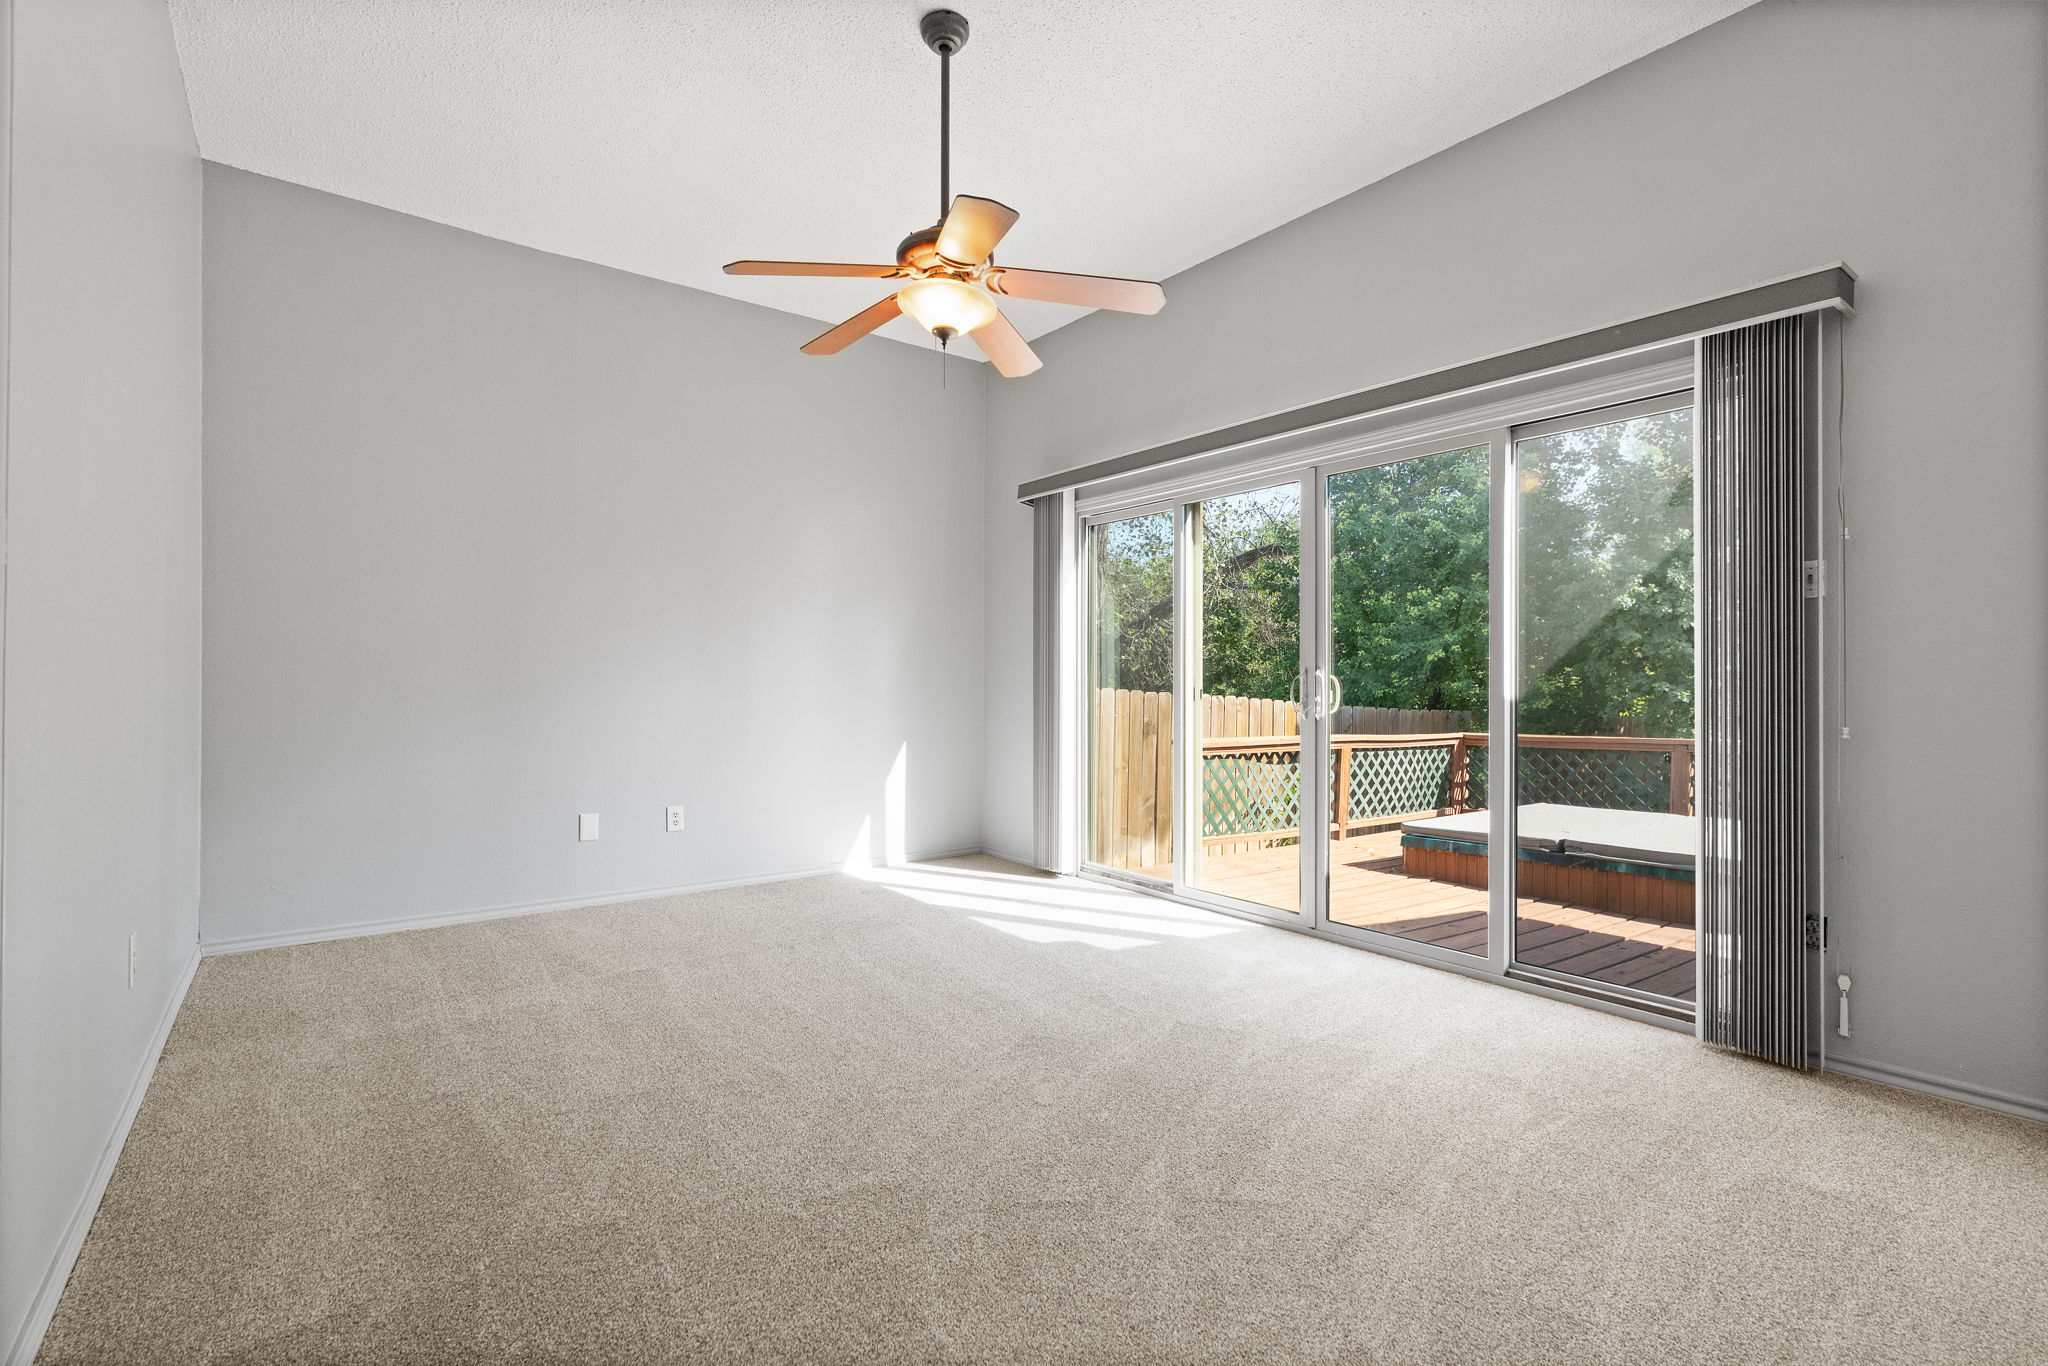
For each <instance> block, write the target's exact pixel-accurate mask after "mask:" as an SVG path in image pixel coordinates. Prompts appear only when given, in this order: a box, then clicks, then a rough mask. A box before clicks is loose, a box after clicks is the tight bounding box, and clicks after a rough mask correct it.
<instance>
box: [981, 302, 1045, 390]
mask: <svg viewBox="0 0 2048 1366" xmlns="http://www.w3.org/2000/svg"><path fill="white" fill-rule="evenodd" d="M967 335H968V336H970V337H972V338H974V341H975V344H976V345H977V346H979V347H980V348H981V354H983V355H984V356H987V357H988V359H989V364H991V365H993V366H995V368H996V370H997V371H998V372H999V373H1000V374H1001V375H1002V376H1003V377H1004V378H1005V379H1016V378H1018V377H1019V376H1020V375H1028V374H1030V373H1031V372H1032V371H1033V370H1036V369H1037V368H1038V367H1039V366H1041V365H1043V364H1045V362H1044V361H1042V360H1040V359H1039V358H1038V353H1037V352H1035V351H1033V350H1032V349H1031V344H1030V343H1029V342H1027V341H1025V340H1024V338H1023V336H1022V335H1020V334H1019V333H1018V331H1017V329H1016V328H1014V327H1012V326H1011V325H1010V320H1009V319H1008V318H1005V317H1004V316H1003V314H1002V311H1001V310H1000V309H998V310H997V311H996V315H995V317H993V318H991V319H989V320H988V321H987V322H985V323H983V324H982V325H981V326H980V327H977V328H975V329H974V330H973V331H972V332H969V333H968V334H967Z"/></svg>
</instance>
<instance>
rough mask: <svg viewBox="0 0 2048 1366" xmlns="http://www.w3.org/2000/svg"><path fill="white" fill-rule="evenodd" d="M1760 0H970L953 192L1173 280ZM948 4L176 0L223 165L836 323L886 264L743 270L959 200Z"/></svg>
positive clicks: (1051, 250)
mask: <svg viewBox="0 0 2048 1366" xmlns="http://www.w3.org/2000/svg"><path fill="white" fill-rule="evenodd" d="M1749 3H1751V0H1292V3H1283V2H1281V0H1267V2H1266V3H1254V2H1253V0H1116V2H1115V3H1104V2H1103V0H955V4H954V7H955V8H958V9H960V10H961V12H962V13H964V14H966V15H967V17H968V19H969V21H970V22H971V23H972V25H973V36H972V38H971V39H970V41H969V42H968V45H967V48H966V50H965V51H964V52H963V53H962V54H961V55H960V56H958V57H956V58H955V59H954V62H953V188H954V189H955V190H956V191H957V192H964V193H969V194H978V195H985V196H987V197H989V198H992V199H1000V200H1002V201H1003V202H1004V203H1006V204H1009V205H1011V206H1012V207H1014V208H1016V209H1018V210H1020V211H1021V212H1022V214H1023V218H1022V220H1021V221H1020V222H1019V223H1018V225H1017V227H1016V228H1015V229H1014V230H1013V231H1012V232H1011V234H1010V236H1009V238H1008V240H1007V241H1005V242H1004V244H1003V248H1002V250H1001V252H1000V253H999V258H1000V259H1001V260H1003V261H1006V262H1007V263H1009V264H1011V265H1019V266H1037V267H1042V268H1044V269H1048V270H1071V271H1087V272H1091V273H1095V274H1104V275H1128V276H1138V277H1143V278H1148V279H1165V278H1166V277H1168V276H1171V275H1173V274H1174V273H1175V272H1177V271H1180V270H1184V269H1186V268H1187V267H1189V266H1191V265H1194V264H1195V263H1197V262H1199V261H1202V260H1205V259H1207V258H1208V257H1210V256H1213V255H1215V254H1216V253H1218V252H1220V251H1223V250H1225V249H1227V248H1229V247H1232V246H1234V245H1236V244H1237V243H1239V242H1243V241H1245V240H1247V239H1249V238H1252V237H1255V236H1257V235H1258V234H1260V233H1262V232H1265V231H1267V230H1268V229H1270V228H1273V227H1276V226H1278V225H1279V224H1281V223H1284V222H1286V221H1287V220H1288V219H1291V218H1294V217H1297V216H1298V215H1300V214H1302V213H1305V212H1307V211H1308V210H1310V209H1313V208H1315V207H1317V206H1318V205H1321V204H1325V203H1328V202H1329V201H1330V200H1332V199H1335V198H1337V197H1338V196H1340V195H1343V194H1346V193H1348V192H1350V191H1352V190H1355V189H1357V188H1359V187H1360V186H1362V185H1366V184H1369V183H1371V182H1372V181H1374V180H1377V179H1379V178H1381V177H1382V176H1385V175H1388V174H1390V173H1392V172H1394V171H1397V170H1399V169H1401V168H1402V167H1404V166H1407V165H1410V164H1412V163H1414V162H1416V161H1419V160H1421V159H1422V158H1423V157H1426V156H1428V155H1430V154H1431V153H1433V152H1437V151H1440V150H1442V149H1443V148H1445V147H1448V146H1450V145H1451V144H1453V143H1456V142H1459V141H1461V140H1463V139H1464V138H1467V137H1470V136H1472V135H1473V134H1474V133H1477V132H1480V131H1481V130H1483V129H1485V128H1488V127H1491V126H1493V125H1494V124H1497V123H1500V122H1502V121H1503V120H1506V119H1509V118H1512V117H1513V116H1514V115H1516V114H1519V113H1521V112H1522V111H1524V110H1527V109H1530V108H1533V107H1535V106H1536V105H1538V104H1541V103H1543V102H1544V101H1546V100H1549V99H1552V98H1554V97H1556V96H1558V95H1560V94H1562V93H1564V92H1565V91H1567V90H1570V89H1572V88H1574V87H1575V86H1579V85H1582V84H1584V83H1585V82H1586V81H1589V80H1591V79H1593V78H1594V77H1596V76H1599V75H1601V74H1602V73H1603V72H1607V71H1610V70H1612V69H1614V68H1615V67H1618V66H1621V65H1623V64H1625V63H1627V62H1630V61H1633V60H1634V59H1635V58H1637V57H1640V56H1642V55H1644V54H1645V53H1648V52H1651V51H1653V50H1655V49H1656V48H1659V47H1662V46H1664V45H1665V44H1667V43H1670V42H1673V41H1675V40H1676V39H1678V38H1680V37H1683V36H1684V35H1686V34H1688V33H1691V32H1693V31H1694V30H1696V29H1699V28H1702V27H1704V26H1705V25H1707V24H1709V23H1712V22H1713V21H1715V20H1717V19H1720V18H1722V17H1724V16H1726V15H1728V14H1731V13H1734V12H1735V11H1736V10H1739V9H1742V8H1744V6H1745V5H1747V4H1749ZM935 7H936V6H935V5H934V4H932V3H928V0H324V2H322V0H294V2H291V3H287V2H285V0H171V9H172V13H173V17H174V20H175V24H176V29H177V37H178V48H179V53H180V55H181V58H182V60H183V63H184V68H185V78H186V82H187V85H188V86H189V88H190V91H191V99H192V112H193V121H194V123H195V125H196V127H197V130H198V135H199V145H200V150H201V152H202V153H203V154H204V155H205V156H206V157H208V158H210V159H212V160H214V161H219V162H225V163H226V164H228V165H231V166H238V167H242V168H243V169H246V170H250V171H257V172H260V173H262V174H264V175H269V176H275V177H278V178H280V179H283V180H290V181H295V182H297V183H299V184H302V185H309V186H312V187H314V188H316V189H321V190H327V191H331V192H333V193H335V194H341V195H347V196H350V197H351V198H355V199H361V200H366V201H368V202H370V203H372V204H380V205H384V206H385V207H387V208H392V209H397V210H400V211H402V212H405V213H409V214H416V215H418V216H420V217H422V218H429V219H432V220H434V221H436V222H440V223H447V224H452V225H454V226H456V227H460V228H467V229H469V230H471V231H473V232H479V233H485V234H487V235H489V236H492V237H497V238H502V239H504V240H506V241H510V242H517V243H521V244H523V245H526V246H530V247H538V248H540V249H542V250H545V251H551V252H558V253H560V254H562V255H566V256H574V257H580V258H582V259H584V260H587V261H595V262H599V263H601V264H603V265H607V266H615V267H618V268H620V269H623V270H629V271H635V272H638V273H639V274H642V275H649V276H653V277H655V278H656V279H661V280H670V281H674V282H675V283H677V284H684V285H690V286H694V287H696V288H698V289H706V290H711V291H713V292H715V293H719V294H727V295H731V296H733V297H735V298H740V299H749V300H752V301H754V302H756V303H761V304H766V305H768V306H770V307H773V308H780V309H786V310H788V311H790V312H794V313H801V314H807V315H809V316H811V317H813V318H817V319H820V320H824V321H832V322H836V321H838V320H839V319H841V318H844V317H846V316H848V315H850V314H852V313H854V312H857V311H858V310H860V309H861V308H863V307H865V306H866V305H867V304H868V303H870V302H872V301H873V300H875V299H876V298H879V297H880V296H881V295H882V294H883V293H885V292H887V290H886V286H885V285H884V284H883V283H881V282H877V281H873V280H794V279H766V280H763V279H736V278H733V277H730V276H727V275H724V274H721V273H720V271H719V267H720V266H721V265H723V264H724V263H725V262H726V261H729V260H732V259H734V258H735V257H742V256H759V257H788V258H796V259H802V260H821V261H886V260H890V259H893V258H892V255H891V253H892V252H893V250H894V247H895V244H896V242H897V241H898V240H899V239H900V238H902V237H903V236H904V235H905V234H906V233H909V232H911V231H913V230H914V229H917V228H921V227H924V226H926V225H928V224H930V223H931V222H932V221H934V219H935V218H936V216H937V212H938V206H937V200H938V185H937V179H938V173H937V159H938V156H937V148H938V130H937V107H938V59H937V58H936V57H934V56H933V55H932V54H931V53H930V52H929V51H927V50H926V49H925V47H924V45H923V44H922V43H921V42H920V41H919V40H918V37H917V18H918V16H919V15H920V14H922V13H923V12H924V11H925V10H926V9H930V8H935ZM1172 306H1173V304H1172V291H1171V290H1170V289H1169V290H1168V303H1167V307H1168V308H1171V307H1172ZM1004 308H1005V310H1006V311H1008V312H1009V313H1010V314H1011V316H1012V317H1013V318H1014V319H1015V321H1016V323H1017V325H1018V327H1019V328H1020V329H1021V330H1022V331H1023V332H1024V333H1025V335H1026V336H1039V335H1042V334H1043V333H1045V332H1047V331H1050V330H1051V329H1052V328H1054V327H1057V326H1059V325H1060V324H1062V323H1065V322H1068V321H1070V320H1071V319H1073V318H1074V317H1077V316H1079V310H1076V309H1069V308H1062V307H1060V306H1058V305H1054V304H1042V303H1030V302H1026V301H1017V300H1011V301H1006V302H1005V304H1004ZM882 335H894V336H898V337H900V338H901V339H902V340H906V341H913V342H916V343H917V344H920V345H928V344H929V338H928V337H927V336H926V335H925V334H924V333H923V332H922V331H921V330H919V329H917V328H916V327H915V326H914V325H913V324H911V323H909V322H908V321H907V320H904V321H899V322H897V323H894V324H891V327H890V329H889V330H888V331H885V332H884V333H883V334H882Z"/></svg>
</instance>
